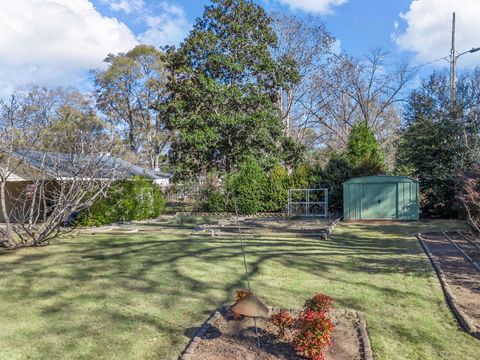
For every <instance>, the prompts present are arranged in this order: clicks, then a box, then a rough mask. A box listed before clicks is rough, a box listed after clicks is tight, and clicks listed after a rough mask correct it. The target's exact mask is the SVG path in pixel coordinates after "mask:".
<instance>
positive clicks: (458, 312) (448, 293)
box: [415, 233, 480, 340]
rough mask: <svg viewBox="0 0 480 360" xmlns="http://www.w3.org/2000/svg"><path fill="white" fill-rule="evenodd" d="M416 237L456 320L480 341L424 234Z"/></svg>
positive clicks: (479, 335)
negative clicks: (458, 303)
mask: <svg viewBox="0 0 480 360" xmlns="http://www.w3.org/2000/svg"><path fill="white" fill-rule="evenodd" d="M415 237H416V238H417V239H418V241H419V242H420V245H421V246H422V248H423V250H424V251H425V253H426V254H427V256H428V259H429V260H430V263H431V264H432V266H433V269H434V270H435V273H436V274H437V277H438V279H439V281H440V285H441V287H442V290H443V294H444V295H445V298H446V299H447V304H448V305H449V307H450V309H451V310H452V311H453V314H454V315H455V318H456V319H457V321H458V322H459V323H460V326H461V327H462V329H463V330H464V331H465V332H467V333H468V334H470V335H472V336H473V337H475V338H477V339H479V340H480V330H477V328H476V326H475V325H473V321H472V320H471V319H470V317H469V316H468V315H467V314H465V312H464V311H463V310H462V309H460V307H459V306H458V305H457V300H456V298H455V295H454V294H453V291H452V289H451V288H450V285H448V283H447V280H446V276H445V273H444V272H443V270H442V268H441V267H440V265H439V264H438V262H437V261H436V260H435V259H434V257H433V255H432V253H431V251H430V248H429V247H428V245H427V244H426V242H425V241H424V239H423V237H422V234H421V233H418V234H415Z"/></svg>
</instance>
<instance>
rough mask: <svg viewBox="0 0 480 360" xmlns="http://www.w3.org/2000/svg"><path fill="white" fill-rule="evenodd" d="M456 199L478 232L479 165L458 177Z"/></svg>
mask: <svg viewBox="0 0 480 360" xmlns="http://www.w3.org/2000/svg"><path fill="white" fill-rule="evenodd" d="M459 180H460V184H461V185H460V191H459V193H458V196H457V198H458V200H460V202H461V203H462V205H463V208H464V209H465V214H466V217H467V221H468V222H469V223H470V225H471V226H472V227H473V228H474V229H475V230H476V231H477V232H480V165H476V166H474V167H473V168H472V169H471V170H470V171H469V172H467V173H466V174H464V175H463V176H461V177H460V179H459Z"/></svg>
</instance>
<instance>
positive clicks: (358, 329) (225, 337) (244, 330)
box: [181, 307, 372, 360]
mask: <svg viewBox="0 0 480 360" xmlns="http://www.w3.org/2000/svg"><path fill="white" fill-rule="evenodd" d="M330 317H331V319H332V321H333V323H334V325H335V328H334V331H333V334H332V339H333V344H332V346H331V347H327V348H326V349H325V358H326V359H331V360H340V359H341V360H344V359H351V360H355V359H365V360H369V359H372V353H371V349H370V342H369V340H368V336H367V333H366V329H365V322H364V321H363V318H362V317H361V315H359V314H358V313H357V312H355V311H353V310H343V309H340V310H332V311H331V312H330ZM256 323H257V328H258V333H259V338H260V346H261V350H259V349H258V347H257V342H256V341H257V340H256V339H257V337H256V335H255V327H254V322H253V319H252V318H244V319H243V320H234V319H233V318H232V315H231V312H230V310H229V309H228V307H222V308H221V309H219V310H218V311H216V312H215V313H214V315H213V316H212V317H211V318H210V319H209V320H208V321H207V322H206V323H205V325H204V326H202V328H201V329H200V330H199V332H198V333H197V335H196V336H195V337H194V338H193V339H192V342H191V343H190V345H189V346H188V347H187V349H186V351H185V352H184V354H183V355H182V356H181V359H182V360H204V359H209V360H227V359H228V360H237V359H238V360H240V359H242V360H276V359H282V360H294V359H304V358H303V357H302V356H299V355H298V354H297V352H296V351H295V349H294V347H293V345H292V344H291V342H290V341H289V340H291V338H292V333H291V332H289V331H288V330H287V334H286V339H285V340H279V339H278V336H277V331H278V328H277V327H276V326H274V325H273V324H272V323H271V322H269V321H268V319H261V318H258V319H257V320H256Z"/></svg>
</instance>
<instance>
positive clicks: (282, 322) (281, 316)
mask: <svg viewBox="0 0 480 360" xmlns="http://www.w3.org/2000/svg"><path fill="white" fill-rule="evenodd" d="M270 322H271V323H272V324H273V325H275V326H277V327H278V337H279V338H281V339H283V338H285V329H286V328H289V327H291V326H293V324H294V323H295V319H294V318H293V316H292V315H291V314H290V313H289V312H287V311H285V310H280V312H278V313H276V314H273V315H272V316H271V317H270Z"/></svg>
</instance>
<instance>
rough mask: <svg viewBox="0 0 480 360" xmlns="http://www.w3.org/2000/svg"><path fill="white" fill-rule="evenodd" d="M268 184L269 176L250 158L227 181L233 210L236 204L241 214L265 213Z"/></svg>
mask: <svg viewBox="0 0 480 360" xmlns="http://www.w3.org/2000/svg"><path fill="white" fill-rule="evenodd" d="M267 182H268V179H267V175H266V174H265V172H264V171H263V169H262V167H261V166H260V164H259V163H258V161H257V160H256V159H255V158H253V157H248V158H247V160H246V161H244V162H243V163H241V164H240V166H239V168H238V171H236V172H234V173H232V174H230V176H229V177H227V179H226V187H227V192H228V194H229V195H230V196H231V197H232V200H233V201H232V202H230V205H231V209H232V210H234V209H235V203H236V205H237V208H238V211H239V213H241V214H246V215H252V214H256V213H258V212H260V211H264V210H265V209H266V204H265V189H266V186H267Z"/></svg>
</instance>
